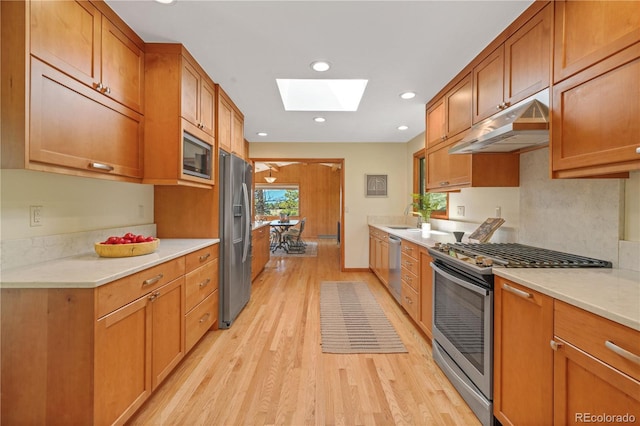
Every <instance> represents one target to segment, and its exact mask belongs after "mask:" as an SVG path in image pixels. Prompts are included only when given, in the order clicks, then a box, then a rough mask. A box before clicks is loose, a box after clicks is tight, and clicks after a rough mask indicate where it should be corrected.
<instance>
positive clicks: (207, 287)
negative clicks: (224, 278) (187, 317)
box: [186, 259, 218, 312]
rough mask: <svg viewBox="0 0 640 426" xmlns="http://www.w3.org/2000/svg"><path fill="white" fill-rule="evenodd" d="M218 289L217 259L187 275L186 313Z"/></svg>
mask: <svg viewBox="0 0 640 426" xmlns="http://www.w3.org/2000/svg"><path fill="white" fill-rule="evenodd" d="M217 288H218V259H214V260H213V262H207V263H205V264H204V266H201V267H200V268H198V269H196V270H195V271H191V272H189V273H188V274H187V284H186V293H187V297H186V304H187V307H186V312H189V311H190V310H191V309H192V308H193V307H194V306H196V305H197V304H198V303H200V302H201V301H202V300H203V299H204V298H205V297H207V296H208V295H209V294H211V293H212V292H213V291H214V290H216V289H217Z"/></svg>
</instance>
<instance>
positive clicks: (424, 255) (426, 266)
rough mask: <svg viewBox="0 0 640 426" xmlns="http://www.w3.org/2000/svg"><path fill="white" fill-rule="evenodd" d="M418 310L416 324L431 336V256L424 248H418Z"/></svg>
mask: <svg viewBox="0 0 640 426" xmlns="http://www.w3.org/2000/svg"><path fill="white" fill-rule="evenodd" d="M419 256H420V258H419V263H420V291H419V292H418V295H419V297H420V310H419V312H420V313H419V320H418V324H419V325H420V328H422V331H424V332H425V333H426V334H427V336H429V338H430V339H432V338H433V333H432V331H431V328H432V323H433V270H432V269H431V262H432V261H433V258H432V257H431V255H430V254H429V252H428V251H427V249H425V248H422V247H421V248H420V252H419Z"/></svg>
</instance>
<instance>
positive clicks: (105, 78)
mask: <svg viewBox="0 0 640 426" xmlns="http://www.w3.org/2000/svg"><path fill="white" fill-rule="evenodd" d="M1 7H2V14H1V19H2V26H1V28H2V39H1V43H2V52H3V64H2V77H1V79H2V90H3V97H2V123H3V126H2V167H3V168H26V169H32V170H45V171H51V172H58V173H64V174H71V175H79V176H90V177H100V178H105V179H112V180H125V181H131V182H139V181H140V178H141V177H142V169H143V157H142V138H143V127H144V116H143V114H142V112H143V106H144V43H143V42H142V40H141V39H140V38H139V37H138V36H137V35H136V34H135V33H134V32H133V31H132V30H131V29H130V28H129V27H127V26H126V24H125V23H124V22H123V21H122V20H120V19H119V18H118V17H117V15H115V14H114V13H113V11H112V10H111V9H110V8H109V7H108V6H107V5H106V4H105V3H103V2H101V1H95V2H88V1H56V2H52V1H31V2H2V4H1ZM5 52H11V54H10V55H9V54H5Z"/></svg>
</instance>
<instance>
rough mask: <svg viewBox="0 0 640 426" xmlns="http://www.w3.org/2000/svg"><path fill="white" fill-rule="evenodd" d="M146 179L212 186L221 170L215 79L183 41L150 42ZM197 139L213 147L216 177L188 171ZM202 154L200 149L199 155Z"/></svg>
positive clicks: (170, 183)
mask: <svg viewBox="0 0 640 426" xmlns="http://www.w3.org/2000/svg"><path fill="white" fill-rule="evenodd" d="M145 68H146V77H145V85H146V88H145V93H146V101H145V105H146V109H145V121H146V124H145V133H144V140H145V144H144V147H145V168H144V182H145V183H152V184H155V185H188V186H195V187H202V188H211V186H212V185H213V184H214V176H215V171H214V170H213V164H215V158H214V156H215V153H214V148H215V133H214V128H215V111H216V104H215V84H214V83H213V81H212V80H211V79H210V78H209V76H208V75H207V74H206V73H205V72H204V70H203V69H202V68H201V67H200V66H199V65H198V63H197V62H196V61H195V59H194V58H193V57H192V56H191V54H189V52H188V51H187V50H186V49H185V48H184V46H183V45H181V44H176V43H152V44H147V48H146V52H145ZM185 138H186V139H187V140H189V141H193V140H196V141H197V142H196V143H200V144H201V145H202V146H204V147H205V148H206V149H205V151H206V150H208V151H209V153H210V154H211V155H210V158H209V159H208V165H209V167H210V169H211V170H209V172H210V173H209V174H210V177H209V178H206V177H201V176H195V175H192V174H187V173H184V167H183V166H184V164H183V159H184V158H186V157H189V156H190V154H189V153H188V152H185V149H190V148H189V147H190V146H192V144H191V143H187V144H186V145H185V142H184V141H185ZM197 155H199V154H197Z"/></svg>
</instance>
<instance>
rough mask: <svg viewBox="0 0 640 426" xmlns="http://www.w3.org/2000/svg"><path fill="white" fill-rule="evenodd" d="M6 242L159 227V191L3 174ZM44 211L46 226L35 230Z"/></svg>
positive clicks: (1, 212)
mask: <svg viewBox="0 0 640 426" xmlns="http://www.w3.org/2000/svg"><path fill="white" fill-rule="evenodd" d="M0 186H1V188H2V196H1V205H0V221H1V224H0V232H1V233H0V238H1V239H2V240H13V239H23V238H31V237H39V236H45V235H56V234H66V233H71V232H80V231H91V230H96V229H105V228H115V227H120V226H130V225H141V224H149V223H153V220H154V219H153V186H152V185H142V184H135V183H125V182H111V181H106V180H101V179H90V178H83V177H76V176H66V175H60V174H54V173H45V172H35V171H27V170H2V171H0ZM29 206H42V208H43V213H42V226H37V227H31V226H30V224H29Z"/></svg>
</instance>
